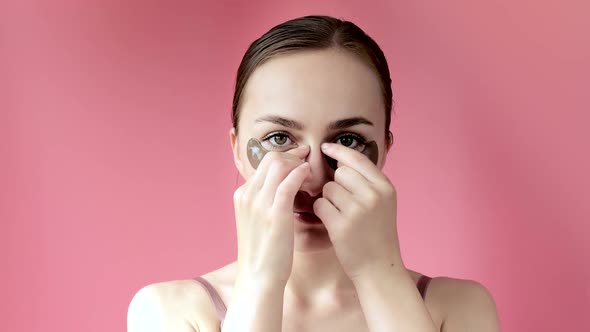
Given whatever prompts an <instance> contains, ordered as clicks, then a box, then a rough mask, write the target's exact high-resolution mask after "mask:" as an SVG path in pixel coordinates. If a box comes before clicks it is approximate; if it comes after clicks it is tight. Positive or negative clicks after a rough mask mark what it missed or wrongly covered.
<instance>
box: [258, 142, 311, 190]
mask: <svg viewBox="0 0 590 332" xmlns="http://www.w3.org/2000/svg"><path fill="white" fill-rule="evenodd" d="M278 160H284V161H289V160H290V161H293V162H295V163H298V164H302V163H303V160H301V158H298V157H297V156H296V155H293V154H288V153H285V152H276V151H270V152H268V153H266V154H265V156H264V157H263V158H262V161H261V162H260V164H259V165H258V168H257V169H256V171H255V172H254V175H252V177H251V178H250V179H249V182H250V183H251V184H250V189H251V190H252V191H256V192H257V191H259V190H260V189H261V188H262V186H263V185H264V181H265V179H266V176H267V173H268V170H269V168H270V167H271V165H272V164H273V163H274V162H276V161H278Z"/></svg>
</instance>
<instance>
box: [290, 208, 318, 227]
mask: <svg viewBox="0 0 590 332" xmlns="http://www.w3.org/2000/svg"><path fill="white" fill-rule="evenodd" d="M293 215H294V216H295V219H297V221H299V222H301V223H304V224H307V225H322V224H323V223H322V220H321V219H320V218H318V216H316V215H315V214H314V213H313V212H307V211H300V212H293Z"/></svg>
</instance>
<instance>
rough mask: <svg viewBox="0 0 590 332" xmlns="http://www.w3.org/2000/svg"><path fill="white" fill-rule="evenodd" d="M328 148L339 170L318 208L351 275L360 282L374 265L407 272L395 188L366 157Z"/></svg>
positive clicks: (330, 145) (341, 147)
mask: <svg viewBox="0 0 590 332" xmlns="http://www.w3.org/2000/svg"><path fill="white" fill-rule="evenodd" d="M326 147H327V148H325V149H324V145H322V151H323V152H324V153H325V154H326V155H328V156H329V157H332V158H334V159H336V160H337V161H338V162H339V167H338V169H337V170H336V172H335V173H334V181H330V182H328V183H326V184H325V185H324V188H323V193H322V196H323V197H321V198H319V199H317V200H316V201H315V203H314V205H313V209H314V213H315V214H316V215H317V216H318V217H319V218H320V219H321V220H322V221H323V222H324V225H325V227H326V229H327V230H328V234H329V236H330V240H331V241H332V245H333V246H334V250H335V252H336V255H337V256H338V259H339V260H340V263H341V265H342V267H343V268H344V270H345V272H346V274H347V275H348V276H349V278H351V279H352V280H355V279H356V278H358V277H359V276H362V275H364V274H365V273H371V272H370V271H371V269H372V268H373V267H379V266H385V267H390V266H392V265H398V267H400V266H401V267H402V268H404V267H403V262H402V259H401V254H400V248H399V241H398V235H397V222H396V216H397V193H396V191H395V188H394V186H393V184H392V183H391V182H390V181H389V179H388V178H387V177H386V176H385V174H383V173H382V172H381V170H380V169H379V168H378V167H377V166H375V165H374V164H373V163H372V162H371V161H370V160H369V159H368V158H367V157H365V156H364V155H363V154H362V153H360V152H358V151H356V150H353V149H350V148H348V147H345V146H344V145H341V144H335V143H327V145H326ZM404 269H405V268H404Z"/></svg>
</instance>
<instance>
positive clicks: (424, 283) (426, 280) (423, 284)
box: [416, 275, 432, 299]
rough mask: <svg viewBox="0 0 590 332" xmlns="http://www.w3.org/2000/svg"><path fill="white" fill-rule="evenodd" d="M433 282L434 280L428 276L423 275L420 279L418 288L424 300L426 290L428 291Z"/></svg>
mask: <svg viewBox="0 0 590 332" xmlns="http://www.w3.org/2000/svg"><path fill="white" fill-rule="evenodd" d="M431 280H432V278H431V277H429V276H427V275H422V276H420V279H418V283H417V284H416V286H417V287H418V291H419V292H420V295H421V296H422V299H425V298H426V290H427V289H428V284H430V281H431Z"/></svg>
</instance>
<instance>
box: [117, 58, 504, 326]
mask: <svg viewBox="0 0 590 332" xmlns="http://www.w3.org/2000/svg"><path fill="white" fill-rule="evenodd" d="M277 117H280V118H284V119H288V120H290V122H289V121H287V122H285V121H272V120H273V119H274V120H276V118H277ZM359 117H361V118H363V119H365V120H367V121H364V122H358V123H356V124H354V125H352V126H350V127H347V128H338V129H334V126H333V124H334V123H335V122H337V121H339V120H342V119H349V118H359ZM384 121H385V114H384V110H383V100H382V97H381V94H380V87H379V82H378V80H377V77H376V75H375V74H374V73H373V71H372V70H371V68H370V67H369V66H367V65H366V64H365V63H363V62H362V61H360V60H359V59H358V58H356V57H355V56H353V55H351V54H350V53H348V52H345V51H342V50H337V49H329V50H321V51H306V52H295V53H291V54H288V55H281V56H277V57H275V58H273V59H271V60H269V61H267V62H266V63H264V64H263V65H262V66H260V67H259V68H258V69H256V71H255V72H254V73H253V75H252V77H251V78H250V80H249V81H248V84H247V86H246V90H245V92H244V99H243V100H242V105H241V120H240V123H239V127H238V128H237V129H238V130H236V128H231V129H230V131H229V138H230V143H231V146H232V151H233V155H234V163H235V165H236V168H237V170H238V171H239V172H240V174H241V175H242V177H243V178H244V179H245V180H246V183H245V184H244V185H243V186H240V187H239V188H238V189H237V190H236V193H235V194H234V206H235V208H236V227H237V233H238V259H237V261H235V262H232V263H230V264H228V265H226V266H224V267H221V268H219V269H217V270H215V271H211V272H209V273H206V274H204V275H203V277H204V278H206V279H208V280H209V281H210V282H211V283H212V284H213V286H214V287H215V288H216V289H217V290H218V292H219V293H220V294H221V296H222V299H223V300H224V302H225V303H226V304H227V305H228V312H227V315H226V320H225V323H224V326H223V331H225V332H232V331H273V332H279V331H282V332H291V331H307V332H310V331H328V332H329V331H343V332H347V331H371V332H380V331H405V332H411V331H422V332H426V331H445V332H446V331H452V332H466V331H483V332H496V331H499V323H498V318H497V314H496V308H495V304H494V301H493V299H492V297H491V295H490V293H489V291H488V290H487V289H486V288H485V287H484V286H482V285H481V284H479V283H477V282H475V281H471V280H460V279H454V278H447V277H437V278H435V279H433V281H432V282H431V284H430V286H429V288H428V292H427V297H426V299H425V300H422V299H421V298H420V295H419V293H418V291H417V289H416V286H415V285H416V282H417V280H418V278H419V277H420V275H421V274H420V273H419V272H416V271H413V270H411V269H409V268H407V267H406V265H405V263H404V262H403V260H402V259H401V254H400V248H399V239H398V236H397V221H396V215H397V193H396V190H395V187H394V185H393V184H392V183H391V182H390V181H389V179H388V178H387V177H386V176H385V175H384V174H383V173H382V172H381V170H382V168H383V165H384V163H385V161H386V159H387V156H388V153H389V148H390V145H389V144H388V141H387V136H386V132H387V131H386V130H385V128H384ZM295 122H296V123H297V124H298V125H297V126H293V124H294V123H295ZM349 124H350V123H349ZM277 131H280V132H282V133H284V134H285V135H286V137H280V138H277V137H275V138H273V139H272V141H271V140H270V139H269V135H271V134H273V133H275V132H277ZM349 132H352V133H355V134H358V135H362V136H363V137H364V139H365V140H366V142H370V141H374V142H376V144H377V146H378V151H380V152H381V153H379V155H378V158H377V161H376V162H375V163H373V162H371V161H370V160H369V159H368V158H367V157H366V156H365V155H363V154H362V153H360V151H359V150H357V149H355V148H353V147H345V146H343V142H344V141H345V140H341V139H340V137H341V135H344V134H346V133H349ZM251 138H256V139H257V140H259V141H260V142H261V145H262V146H263V147H264V148H265V149H267V150H268V149H272V150H273V151H272V152H269V153H268V154H267V155H266V156H265V157H264V158H263V159H262V161H261V163H260V165H259V166H258V168H254V167H252V165H251V164H250V162H249V160H248V156H247V149H246V148H245V147H246V145H247V144H248V141H249V140H250V139H251ZM326 142H331V143H332V144H328V147H327V148H325V149H324V148H322V147H321V146H322V143H326ZM278 143H280V144H279V145H280V146H275V145H276V144H278ZM326 155H327V156H329V157H330V158H333V159H335V160H338V164H339V167H338V168H337V170H336V171H335V170H334V169H332V168H331V167H330V166H329V165H328V163H326V159H325V156H326ZM392 157H393V158H395V156H392ZM302 160H305V162H303V161H302ZM289 204H291V205H289ZM298 210H305V211H313V213H315V214H316V215H317V217H319V218H320V219H321V220H322V223H321V224H320V225H307V224H303V223H301V222H298V221H297V220H296V218H295V217H294V215H293V212H294V211H298ZM219 222H224V221H219ZM406 222H411V221H406ZM424 245H425V246H428V245H429V244H428V243H425V244H424ZM433 254H435V253H434V251H433ZM193 263H194V262H186V264H188V265H190V264H193ZM128 330H129V331H130V332H139V331H143V332H155V331H203V332H204V331H206V332H209V331H218V330H219V320H218V319H217V317H216V314H215V308H214V307H213V304H212V303H211V301H210V299H209V298H208V296H207V294H206V293H205V291H204V290H203V289H202V287H200V286H199V285H198V284H196V283H195V282H194V281H190V280H176V281H168V282H163V283H158V284H152V285H148V286H146V287H144V288H142V289H141V290H140V291H139V292H138V293H137V294H136V295H135V296H134V298H133V300H132V301H131V304H130V306H129V312H128Z"/></svg>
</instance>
